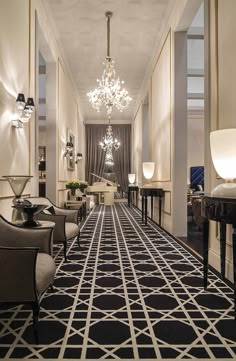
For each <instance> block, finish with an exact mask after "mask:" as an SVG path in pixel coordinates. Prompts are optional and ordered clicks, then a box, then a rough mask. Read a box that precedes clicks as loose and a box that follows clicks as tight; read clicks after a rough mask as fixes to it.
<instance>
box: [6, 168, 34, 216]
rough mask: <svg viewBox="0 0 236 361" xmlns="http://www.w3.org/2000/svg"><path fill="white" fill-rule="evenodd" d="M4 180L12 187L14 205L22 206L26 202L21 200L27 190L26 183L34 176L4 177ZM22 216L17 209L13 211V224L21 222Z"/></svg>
mask: <svg viewBox="0 0 236 361" xmlns="http://www.w3.org/2000/svg"><path fill="white" fill-rule="evenodd" d="M2 178H6V179H7V181H8V183H9V184H10V186H11V189H12V191H13V193H14V195H15V197H14V198H13V200H12V203H13V204H14V206H15V205H20V204H22V203H23V202H24V199H22V198H21V195H22V193H23V191H24V189H25V186H26V183H27V182H28V181H29V179H30V178H32V176H27V175H4V176H2ZM21 219H22V218H21V217H20V214H19V212H18V210H17V209H13V212H12V222H15V221H17V220H21Z"/></svg>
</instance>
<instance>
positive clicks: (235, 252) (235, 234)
mask: <svg viewBox="0 0 236 361" xmlns="http://www.w3.org/2000/svg"><path fill="white" fill-rule="evenodd" d="M233 270H234V271H233V272H234V281H233V282H234V319H235V320H236V225H235V224H234V225H233Z"/></svg>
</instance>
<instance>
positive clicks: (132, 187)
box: [128, 185, 139, 207]
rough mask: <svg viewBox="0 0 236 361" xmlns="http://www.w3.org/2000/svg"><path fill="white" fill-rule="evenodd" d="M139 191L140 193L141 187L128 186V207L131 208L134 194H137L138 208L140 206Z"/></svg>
mask: <svg viewBox="0 0 236 361" xmlns="http://www.w3.org/2000/svg"><path fill="white" fill-rule="evenodd" d="M138 191H139V187H138V186H135V185H129V186H128V206H129V207H130V203H131V194H132V192H136V206H137V204H138Z"/></svg>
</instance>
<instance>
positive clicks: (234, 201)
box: [202, 195, 236, 319]
mask: <svg viewBox="0 0 236 361" xmlns="http://www.w3.org/2000/svg"><path fill="white" fill-rule="evenodd" d="M202 216H203V217H204V223H203V278H204V288H205V289H206V288H207V273H208V250H209V220H212V221H216V222H219V223H220V263H221V276H222V278H223V279H224V278H225V251H226V224H232V227H233V237H232V241H233V269H234V270H233V272H234V311H235V319H236V198H223V197H213V196H208V195H205V196H203V197H202Z"/></svg>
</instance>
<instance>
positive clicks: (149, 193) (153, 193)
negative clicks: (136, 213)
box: [140, 187, 164, 226]
mask: <svg viewBox="0 0 236 361" xmlns="http://www.w3.org/2000/svg"><path fill="white" fill-rule="evenodd" d="M140 193H141V196H142V221H143V218H144V219H145V225H146V224H147V199H148V197H151V219H152V218H153V197H158V198H159V225H160V226H161V209H162V198H163V196H164V190H163V189H162V188H154V187H153V188H151V187H142V188H140Z"/></svg>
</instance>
